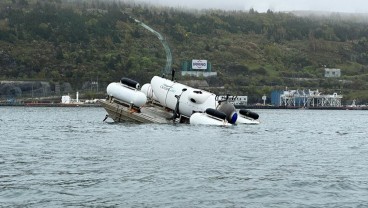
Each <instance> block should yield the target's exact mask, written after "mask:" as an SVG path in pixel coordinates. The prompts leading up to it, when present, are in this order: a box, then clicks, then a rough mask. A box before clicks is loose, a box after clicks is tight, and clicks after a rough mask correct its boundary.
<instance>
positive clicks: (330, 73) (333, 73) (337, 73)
mask: <svg viewBox="0 0 368 208" xmlns="http://www.w3.org/2000/svg"><path fill="white" fill-rule="evenodd" d="M325 77H341V69H330V68H325Z"/></svg>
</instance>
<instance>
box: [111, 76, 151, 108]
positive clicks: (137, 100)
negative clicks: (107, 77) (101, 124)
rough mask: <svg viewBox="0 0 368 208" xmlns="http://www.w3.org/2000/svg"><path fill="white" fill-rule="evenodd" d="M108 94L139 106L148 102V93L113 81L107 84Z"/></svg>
mask: <svg viewBox="0 0 368 208" xmlns="http://www.w3.org/2000/svg"><path fill="white" fill-rule="evenodd" d="M106 91H107V94H108V95H109V96H112V97H115V98H117V99H119V100H121V101H124V102H126V103H129V104H133V105H134V106H137V107H142V106H143V105H144V104H145V103H146V102H147V97H146V95H145V94H144V93H143V92H141V91H138V90H136V89H134V88H129V87H126V86H125V85H123V84H121V83H118V82H113V83H110V84H109V85H108V86H107V89H106Z"/></svg>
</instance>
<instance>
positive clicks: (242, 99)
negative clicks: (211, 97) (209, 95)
mask: <svg viewBox="0 0 368 208" xmlns="http://www.w3.org/2000/svg"><path fill="white" fill-rule="evenodd" d="M226 97H227V96H226V95H220V96H219V100H225V99H226ZM228 102H229V103H232V104H234V105H248V96H229V97H228Z"/></svg>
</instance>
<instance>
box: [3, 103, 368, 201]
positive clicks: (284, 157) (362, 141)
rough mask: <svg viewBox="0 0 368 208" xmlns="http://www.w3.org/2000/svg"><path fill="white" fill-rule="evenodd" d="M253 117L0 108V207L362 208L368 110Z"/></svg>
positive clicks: (366, 189)
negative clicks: (189, 119) (169, 117)
mask: <svg viewBox="0 0 368 208" xmlns="http://www.w3.org/2000/svg"><path fill="white" fill-rule="evenodd" d="M256 112H258V113H259V114H260V116H261V121H262V123H261V124H260V125H256V126H234V127H229V128H225V127H209V126H190V125H157V124H150V125H147V124H143V125H142V124H141V125H138V124H114V123H111V122H107V123H104V122H102V120H103V119H104V116H105V114H106V113H105V111H104V109H103V108H32V107H0V207H37V208H38V207H368V139H367V138H368V134H367V133H368V130H367V123H368V111H317V110H316V111H315V110H256Z"/></svg>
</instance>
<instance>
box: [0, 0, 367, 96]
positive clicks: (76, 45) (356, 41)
mask: <svg viewBox="0 0 368 208" xmlns="http://www.w3.org/2000/svg"><path fill="white" fill-rule="evenodd" d="M130 17H135V18H137V19H139V20H140V21H142V22H144V23H146V24H147V25H149V26H151V27H152V28H154V29H155V30H157V31H160V32H162V33H163V34H164V35H165V37H166V39H167V41H168V42H169V44H170V47H171V49H172V52H173V58H174V65H173V67H175V68H177V69H178V68H180V66H181V63H182V62H183V61H185V60H191V59H207V60H209V61H210V62H211V63H212V67H213V70H214V71H217V72H218V74H219V76H218V78H216V79H213V78H212V79H209V80H208V81H209V83H210V84H211V85H215V86H217V85H223V86H225V91H226V92H224V91H222V92H220V93H231V94H238V95H241V94H247V95H249V96H250V98H251V101H253V102H259V101H260V99H261V96H262V95H263V94H269V93H270V91H272V90H277V89H284V88H285V87H288V88H289V89H290V88H298V89H302V88H307V89H308V88H309V89H317V88H318V89H319V90H320V91H323V92H324V93H333V92H337V93H342V94H343V95H344V96H345V100H347V101H349V100H352V99H355V98H358V101H359V102H361V103H367V102H368V86H367V81H368V39H367V38H368V23H366V21H359V19H357V18H356V17H348V16H341V15H339V14H332V15H330V16H328V17H318V18H317V17H300V16H297V15H295V14H291V13H274V12H272V11H268V12H267V13H258V12H257V11H254V10H250V11H249V12H235V11H234V12H225V11H217V10H216V11H215V10H209V11H191V12H189V11H182V10H176V9H172V8H154V7H148V6H145V5H134V4H128V3H122V2H119V1H114V2H104V1H99V0H92V1H83V0H80V1H70V0H69V1H66V0H3V1H1V2H0V79H2V80H7V79H12V80H14V79H16V80H33V79H37V80H51V81H55V82H70V83H72V85H73V86H74V88H81V87H82V85H83V82H84V81H89V80H91V79H95V78H96V77H98V79H99V80H100V81H101V82H105V83H109V82H111V81H117V80H118V79H120V78H121V77H122V76H126V77H130V78H132V79H136V80H138V81H140V82H142V83H146V82H149V80H150V78H151V77H152V76H153V75H159V74H161V73H162V70H163V68H164V66H165V61H166V55H165V52H164V50H163V47H162V46H161V43H160V41H159V40H158V39H157V38H156V37H155V36H154V35H153V34H151V33H149V32H148V31H146V30H145V29H143V28H142V27H140V26H139V25H137V24H136V23H135V21H134V20H133V19H132V18H130ZM324 67H329V68H341V71H342V77H341V78H338V79H336V78H329V79H327V78H324ZM181 79H184V78H181ZM357 96H359V97H357Z"/></svg>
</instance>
